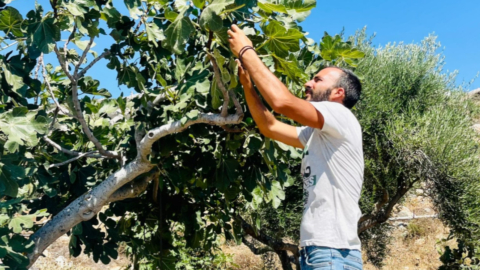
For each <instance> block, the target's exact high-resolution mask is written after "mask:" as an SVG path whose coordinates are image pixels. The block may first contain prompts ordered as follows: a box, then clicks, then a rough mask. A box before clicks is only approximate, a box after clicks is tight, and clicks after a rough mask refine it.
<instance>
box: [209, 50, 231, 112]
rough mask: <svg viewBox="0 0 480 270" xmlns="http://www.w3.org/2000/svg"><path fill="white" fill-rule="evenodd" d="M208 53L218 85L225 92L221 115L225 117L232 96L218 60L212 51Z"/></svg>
mask: <svg viewBox="0 0 480 270" xmlns="http://www.w3.org/2000/svg"><path fill="white" fill-rule="evenodd" d="M207 55H208V58H209V59H210V62H212V66H213V72H215V76H214V77H215V80H216V82H217V86H218V88H220V91H222V94H223V105H222V112H221V113H220V115H221V116H222V117H225V116H227V114H228V103H229V102H230V97H229V95H228V91H227V89H226V87H225V85H224V84H223V82H222V73H221V72H220V69H219V68H218V65H217V61H215V57H214V56H213V55H212V54H211V53H210V52H207Z"/></svg>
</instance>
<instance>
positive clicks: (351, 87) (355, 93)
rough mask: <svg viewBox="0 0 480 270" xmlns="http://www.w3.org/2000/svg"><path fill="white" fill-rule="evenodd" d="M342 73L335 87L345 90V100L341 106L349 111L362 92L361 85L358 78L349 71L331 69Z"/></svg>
mask: <svg viewBox="0 0 480 270" xmlns="http://www.w3.org/2000/svg"><path fill="white" fill-rule="evenodd" d="M333 68H336V69H340V70H341V71H343V74H342V75H341V77H340V78H339V79H338V81H337V84H336V85H335V87H339V88H343V89H345V98H344V99H343V105H344V106H345V107H347V108H349V109H352V108H353V106H355V104H357V101H358V100H359V99H360V93H361V92H362V84H361V83H360V80H359V79H358V77H357V76H356V75H355V73H353V72H352V71H351V70H349V69H346V68H341V67H333Z"/></svg>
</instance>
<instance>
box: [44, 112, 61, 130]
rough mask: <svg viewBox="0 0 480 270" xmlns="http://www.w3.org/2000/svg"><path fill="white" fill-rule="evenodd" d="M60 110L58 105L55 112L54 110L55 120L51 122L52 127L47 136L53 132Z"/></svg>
mask: <svg viewBox="0 0 480 270" xmlns="http://www.w3.org/2000/svg"><path fill="white" fill-rule="evenodd" d="M59 111H60V108H59V107H56V108H55V112H53V120H52V123H51V124H50V128H49V131H48V133H47V136H50V133H51V132H52V130H53V127H54V126H55V122H56V121H57V115H58V112H59Z"/></svg>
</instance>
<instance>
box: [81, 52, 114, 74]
mask: <svg viewBox="0 0 480 270" xmlns="http://www.w3.org/2000/svg"><path fill="white" fill-rule="evenodd" d="M109 54H110V51H105V52H103V53H102V54H100V55H99V56H98V57H97V58H95V59H94V60H93V61H92V62H90V64H88V65H87V66H86V67H85V68H84V69H82V71H80V73H78V75H77V79H80V78H81V77H82V76H83V75H85V73H86V72H87V70H89V69H90V68H91V67H92V66H93V65H95V64H96V63H97V62H98V61H100V60H101V59H102V58H104V57H105V56H107V55H109Z"/></svg>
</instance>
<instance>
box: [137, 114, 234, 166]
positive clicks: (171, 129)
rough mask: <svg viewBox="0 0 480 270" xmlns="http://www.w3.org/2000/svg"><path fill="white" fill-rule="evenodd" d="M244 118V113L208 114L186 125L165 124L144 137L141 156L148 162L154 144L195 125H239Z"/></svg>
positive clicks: (200, 115) (177, 123) (140, 151)
mask: <svg viewBox="0 0 480 270" xmlns="http://www.w3.org/2000/svg"><path fill="white" fill-rule="evenodd" d="M242 117H243V113H242V115H239V114H238V113H237V114H232V115H228V116H227V117H222V116H221V115H219V114H210V113H207V114H199V115H198V117H197V118H196V119H194V120H189V121H187V122H186V123H185V124H184V125H182V122H181V121H180V120H178V121H175V122H173V123H170V124H165V125H163V126H161V127H158V128H155V129H152V130H150V131H148V132H147V134H146V136H145V137H143V139H142V140H141V141H140V147H139V154H140V155H141V159H142V160H146V159H147V155H149V154H150V151H151V148H152V144H153V143H154V142H155V141H157V140H159V139H160V138H162V137H165V136H166V135H169V134H173V133H178V132H181V131H184V130H185V129H187V128H188V127H189V126H191V125H193V124H198V123H204V124H210V125H217V126H222V125H228V124H238V123H240V121H242Z"/></svg>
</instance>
